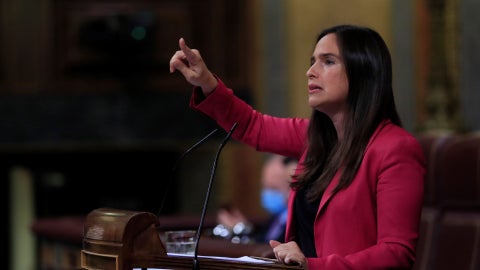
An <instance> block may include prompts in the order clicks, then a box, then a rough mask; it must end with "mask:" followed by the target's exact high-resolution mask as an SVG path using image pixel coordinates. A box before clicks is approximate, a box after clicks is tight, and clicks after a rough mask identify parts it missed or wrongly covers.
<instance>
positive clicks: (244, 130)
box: [190, 79, 308, 158]
mask: <svg viewBox="0 0 480 270" xmlns="http://www.w3.org/2000/svg"><path fill="white" fill-rule="evenodd" d="M190 107H191V108H193V109H195V110H197V111H200V112H202V113H203V114H205V115H207V116H208V117H210V118H212V119H213V120H215V121H216V122H217V124H218V125H219V126H220V127H222V128H223V129H225V130H230V128H231V127H232V126H233V124H234V123H235V122H237V123H238V126H237V128H236V129H235V131H234V133H233V134H232V138H234V139H235V140H238V141H241V142H243V143H245V144H247V145H250V146H252V147H254V148H255V149H256V150H258V151H262V152H272V153H277V154H281V155H285V156H290V157H297V158H299V157H300V155H301V154H302V150H303V149H304V148H303V147H304V143H305V136H306V129H307V127H308V120H307V119H303V118H280V117H274V116H271V115H267V114H262V113H260V112H258V111H256V110H254V109H253V108H252V107H251V106H250V105H249V104H247V103H246V102H245V101H243V100H241V99H240V98H238V97H236V96H235V95H234V93H233V91H232V90H231V89H229V88H227V87H226V86H225V84H224V83H223V82H222V81H221V80H220V79H218V86H217V88H216V89H215V90H214V91H213V92H212V93H211V94H210V95H208V96H207V97H205V96H204V95H203V93H202V91H201V89H200V88H194V91H193V94H192V97H191V99H190Z"/></svg>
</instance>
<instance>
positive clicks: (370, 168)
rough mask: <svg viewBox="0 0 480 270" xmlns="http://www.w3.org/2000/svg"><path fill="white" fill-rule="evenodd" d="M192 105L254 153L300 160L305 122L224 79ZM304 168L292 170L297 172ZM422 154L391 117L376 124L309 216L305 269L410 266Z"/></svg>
mask: <svg viewBox="0 0 480 270" xmlns="http://www.w3.org/2000/svg"><path fill="white" fill-rule="evenodd" d="M190 106H191V107H192V108H194V109H196V110H199V111H201V112H203V113H204V114H206V115H208V116H210V117H211V118H213V119H215V120H216V121H217V123H218V124H219V125H220V126H221V127H223V128H224V129H226V130H229V129H230V128H231V127H232V125H233V124H234V123H235V122H238V127H237V128H236V130H235V132H234V133H233V135H232V137H233V138H234V139H236V140H239V141H242V142H244V143H246V144H248V145H250V146H252V147H255V148H256V149H257V150H258V151H263V152H273V153H277V154H281V155H286V156H290V157H295V158H299V159H300V164H301V162H302V160H303V158H304V154H305V145H306V132H307V127H308V123H309V122H308V120H307V119H302V118H277V117H272V116H269V115H265V114H261V113H260V112H258V111H255V110H253V109H252V107H251V106H249V105H248V104H246V103H245V102H244V101H242V100H240V99H238V98H236V97H235V96H234V95H233V91H232V90H231V89H228V88H227V87H226V86H225V85H224V84H223V82H222V81H220V80H219V85H218V87H217V89H215V91H214V92H213V93H211V94H210V95H209V96H208V97H206V98H205V97H204V96H203V94H202V93H201V91H200V89H195V90H194V93H193V95H192V98H191V101H190ZM299 170H301V166H299V168H297V173H298V172H299ZM424 174H425V159H424V156H423V151H422V148H421V146H420V144H419V143H418V141H417V140H416V139H415V137H413V136H412V135H411V134H409V133H408V132H406V131H405V130H404V129H402V128H400V127H398V126H396V125H394V124H392V123H391V122H390V121H384V122H383V123H381V124H380V125H379V126H378V128H377V129H376V131H375V133H374V134H373V136H372V138H371V139H370V142H369V144H368V146H367V148H366V151H365V155H364V158H363V161H362V164H361V166H360V168H359V170H358V173H357V175H356V176H355V179H354V180H353V182H352V184H351V185H350V186H349V187H348V188H346V189H344V190H341V191H339V192H338V193H336V194H333V195H332V193H331V191H332V189H333V188H334V187H335V186H336V185H337V183H338V181H339V177H338V175H337V176H335V177H334V179H333V180H332V182H331V183H330V185H329V186H328V188H327V190H326V191H325V193H324V195H323V197H322V199H321V201H320V206H319V209H318V211H317V215H316V218H315V222H314V235H315V248H316V251H317V257H316V258H308V266H309V268H310V269H333V270H339V269H368V270H372V269H410V268H411V267H412V265H413V263H414V261H415V248H416V243H417V239H418V232H419V221H420V214H421V208H422V202H423V188H424V183H423V179H424ZM295 195H296V194H295V191H291V194H290V197H289V205H288V207H289V216H288V221H287V231H286V239H285V240H286V241H295V222H294V215H295V213H294V212H293V209H294V207H293V202H294V198H295Z"/></svg>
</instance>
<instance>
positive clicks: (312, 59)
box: [310, 53, 342, 62]
mask: <svg viewBox="0 0 480 270" xmlns="http://www.w3.org/2000/svg"><path fill="white" fill-rule="evenodd" d="M318 57H319V58H328V57H335V58H337V59H338V60H340V61H341V60H342V58H341V57H340V55H336V54H334V53H321V54H319V55H318ZM314 60H315V56H314V55H312V56H311V57H310V62H311V61H314Z"/></svg>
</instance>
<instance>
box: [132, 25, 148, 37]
mask: <svg viewBox="0 0 480 270" xmlns="http://www.w3.org/2000/svg"><path fill="white" fill-rule="evenodd" d="M130 35H131V36H132V38H133V39H135V40H143V39H145V36H146V35H147V30H146V29H145V27H142V26H136V27H134V28H133V29H132V32H131V33H130Z"/></svg>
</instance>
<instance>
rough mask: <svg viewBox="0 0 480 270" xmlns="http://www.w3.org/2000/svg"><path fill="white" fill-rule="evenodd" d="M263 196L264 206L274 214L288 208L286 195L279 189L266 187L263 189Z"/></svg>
mask: <svg viewBox="0 0 480 270" xmlns="http://www.w3.org/2000/svg"><path fill="white" fill-rule="evenodd" d="M261 196H262V197H261V199H262V207H263V208H264V209H265V210H267V211H268V212H269V213H270V214H272V215H276V214H278V213H280V212H282V211H283V210H285V209H286V208H287V203H286V202H285V196H284V195H283V193H282V192H280V191H278V190H274V189H269V188H265V189H263V190H262V194H261Z"/></svg>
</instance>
